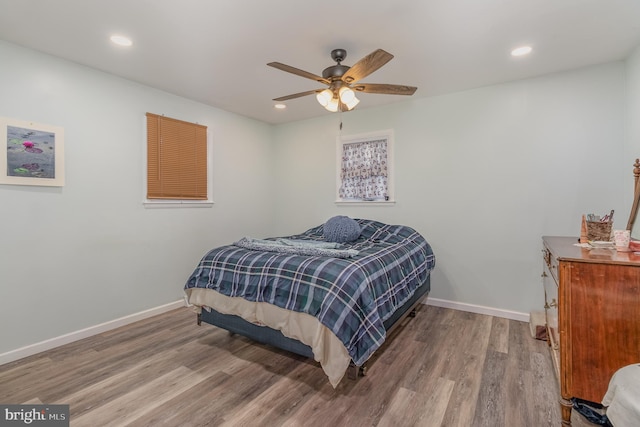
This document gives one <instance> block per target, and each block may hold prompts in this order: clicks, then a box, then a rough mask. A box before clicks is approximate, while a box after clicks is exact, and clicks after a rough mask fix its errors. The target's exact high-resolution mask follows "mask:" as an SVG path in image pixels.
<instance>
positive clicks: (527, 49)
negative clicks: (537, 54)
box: [511, 46, 531, 56]
mask: <svg viewBox="0 0 640 427" xmlns="http://www.w3.org/2000/svg"><path fill="white" fill-rule="evenodd" d="M530 53H531V46H521V47H518V48H515V49H513V50H512V51H511V56H523V55H528V54H530Z"/></svg>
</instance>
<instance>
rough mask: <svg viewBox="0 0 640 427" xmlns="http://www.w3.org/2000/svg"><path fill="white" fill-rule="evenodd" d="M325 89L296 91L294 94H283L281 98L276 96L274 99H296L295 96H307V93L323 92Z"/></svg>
mask: <svg viewBox="0 0 640 427" xmlns="http://www.w3.org/2000/svg"><path fill="white" fill-rule="evenodd" d="M323 90H324V89H315V90H308V91H306V92H300V93H294V94H292V95H287V96H281V97H280V98H274V99H273V100H274V101H286V100H288V99H294V98H300V97H302V96H307V95H312V94H314V93H318V92H322V91H323Z"/></svg>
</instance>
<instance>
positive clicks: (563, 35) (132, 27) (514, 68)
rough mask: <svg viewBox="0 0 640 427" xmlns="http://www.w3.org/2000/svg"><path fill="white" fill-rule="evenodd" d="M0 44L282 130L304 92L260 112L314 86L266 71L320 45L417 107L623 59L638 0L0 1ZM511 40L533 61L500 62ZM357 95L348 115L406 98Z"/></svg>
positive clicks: (299, 60) (308, 64)
mask: <svg viewBox="0 0 640 427" xmlns="http://www.w3.org/2000/svg"><path fill="white" fill-rule="evenodd" d="M114 33H119V34H124V35H127V36H129V37H130V38H131V39H132V40H133V43H134V44H133V46H132V47H130V48H128V49H123V48H121V47H118V46H115V45H113V44H112V43H111V42H110V41H109V36H110V35H112V34H114ZM0 39H4V40H6V41H9V42H12V43H15V44H18V45H22V46H25V47H29V48H33V49H35V50H38V51H41V52H45V53H49V54H51V55H55V56H59V57H61V58H65V59H68V60H70V61H74V62H77V63H79V64H83V65H86V66H89V67H92V68H96V69H99V70H103V71H105V72H108V73H112V74H115V75H117V76H121V77H124V78H126V79H130V80H133V81H136V82H140V83H143V84H146V85H149V86H152V87H155V88H158V89H161V90H164V91H166V92H169V93H173V94H176V95H180V96H183V97H186V98H190V99H194V100H196V101H199V102H202V103H204V104H208V105H212V106H214V107H218V108H221V109H224V110H227V111H231V112H235V113H238V114H242V115H244V116H248V117H252V118H255V119H258V120H262V121H265V122H268V123H285V122H291V121H295V120H301V119H305V118H310V117H317V116H320V115H323V114H331V113H328V112H327V111H325V110H324V109H323V108H322V107H321V106H320V105H319V104H318V103H317V101H316V100H315V97H314V96H306V97H303V98H298V99H293V100H289V101H287V102H286V104H287V106H288V108H287V109H285V110H276V109H274V107H273V105H274V104H275V103H274V102H273V101H272V99H273V98H277V97H280V96H284V95H289V94H292V93H297V92H303V91H307V90H312V89H318V88H322V87H323V86H322V85H321V84H319V83H316V82H314V81H312V80H309V79H305V78H302V77H299V76H296V75H293V74H289V73H285V72H283V71H280V70H277V69H274V68H271V67H268V66H267V65H266V64H267V63H268V62H272V61H277V62H282V63H285V64H288V65H291V66H294V67H296V68H300V69H303V70H305V71H308V72H311V73H313V74H318V75H320V74H321V73H322V70H323V69H324V68H326V67H328V66H330V65H334V64H335V63H334V62H333V61H332V60H331V57H330V52H331V50H332V49H335V48H344V49H346V50H347V53H348V55H347V58H346V59H345V61H344V63H343V64H344V65H353V64H354V63H355V62H356V61H358V60H359V59H360V58H362V57H363V56H365V55H367V54H369V53H370V52H372V51H374V50H375V49H378V48H381V49H384V50H386V51H388V52H390V53H392V54H393V55H394V56H395V58H394V59H393V60H392V61H391V62H389V63H387V64H386V65H385V66H384V67H382V68H381V69H379V70H378V71H376V72H374V73H373V74H371V75H370V76H368V77H366V78H364V79H362V82H366V83H392V84H402V85H410V86H417V87H418V90H417V92H416V93H415V94H414V95H413V97H412V98H420V97H427V96H433V95H438V94H443V93H449V92H454V91H459V90H464V89H470V88H475V87H480V86H485V85H490V84H494V83H500V82H506V81H511V80H517V79H522V78H528V77H532V76H538V75H542V74H547V73H553V72H557V71H563V70H568V69H572V68H577V67H582V66H586V65H592V64H598V63H603V62H609V61H615V60H621V59H624V58H625V57H626V56H627V55H628V54H629V53H630V52H631V51H632V50H633V48H635V47H636V46H638V45H640V0H395V1H383V0H378V1H375V2H374V1H367V0H323V1H321V2H311V1H304V0H55V1H54V0H0ZM523 44H529V45H531V46H532V47H533V53H532V54H531V55H529V56H527V57H524V58H512V57H511V56H510V55H509V52H510V50H511V49H512V48H514V47H517V46H519V45H523ZM0 61H2V58H0ZM15 66H19V64H15ZM358 97H359V98H360V100H361V102H360V105H358V107H357V109H359V110H360V109H364V108H368V107H372V106H376V105H382V104H388V103H393V102H401V101H406V100H408V99H410V98H408V97H406V96H399V95H378V94H359V95H358Z"/></svg>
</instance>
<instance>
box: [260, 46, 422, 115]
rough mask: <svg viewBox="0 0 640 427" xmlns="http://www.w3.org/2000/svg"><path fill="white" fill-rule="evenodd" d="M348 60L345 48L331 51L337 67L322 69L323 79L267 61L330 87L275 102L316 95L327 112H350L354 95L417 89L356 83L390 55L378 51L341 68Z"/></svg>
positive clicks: (354, 104) (398, 93)
mask: <svg viewBox="0 0 640 427" xmlns="http://www.w3.org/2000/svg"><path fill="white" fill-rule="evenodd" d="M346 57H347V51H346V50H344V49H334V50H332V51H331V58H332V59H333V60H334V61H336V63H337V64H336V65H332V66H330V67H327V68H325V69H324V70H323V71H322V77H320V76H317V75H315V74H313V73H309V72H307V71H304V70H300V69H298V68H295V67H292V66H290V65H286V64H282V63H280V62H269V63H268V64H267V65H268V66H270V67H274V68H277V69H279V70H282V71H286V72H288V73H292V74H295V75H297V76H300V77H304V78H307V79H311V80H315V81H317V82H318V83H323V84H325V85H327V86H329V87H328V88H327V89H314V90H308V91H306V92H300V93H294V94H292V95H287V96H281V97H280V98H275V99H274V101H286V100H288V99H294V98H300V97H302V96H307V95H311V94H316V99H317V100H318V102H319V103H320V105H322V106H323V107H324V108H326V109H327V110H329V111H332V112H335V111H338V110H340V111H349V110H352V109H353V108H354V107H355V106H356V105H357V104H358V103H359V102H360V101H359V100H358V98H356V95H355V93H356V92H365V93H379V94H387V95H413V94H414V92H415V91H416V89H418V88H417V87H414V86H404V85H392V84H379V83H358V82H359V81H360V80H361V79H363V78H365V77H366V76H368V75H369V74H371V73H373V72H374V71H376V70H377V69H378V68H380V67H382V66H383V65H384V64H386V63H387V62H389V61H391V59H392V58H393V55H391V54H390V53H389V52H386V51H384V50H382V49H377V50H375V51H373V52H371V53H370V54H369V55H367V56H365V57H364V58H362V59H361V60H360V61H358V62H356V63H355V65H353V66H352V67H349V66H347V65H342V61H344V59H345V58H346Z"/></svg>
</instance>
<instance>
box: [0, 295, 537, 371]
mask: <svg viewBox="0 0 640 427" xmlns="http://www.w3.org/2000/svg"><path fill="white" fill-rule="evenodd" d="M426 304H427V305H433V306H436V307H444V308H451V309H454V310H461V311H468V312H471V313H477V314H486V315H489V316H496V317H503V318H506V319H512V320H519V321H522V322H529V313H519V312H516V311H510V310H501V309H497V308H492V307H484V306H481V305H473V304H465V303H460V302H454V301H447V300H442V299H437V298H430V297H429V298H427V300H426ZM185 305H186V302H185V300H178V301H175V302H171V303H169V304H165V305H161V306H159V307H154V308H150V309H148V310H144V311H141V312H139V313H134V314H130V315H129V316H124V317H121V318H119V319H115V320H111V321H109V322H105V323H101V324H99V325H95V326H90V327H88V328H85V329H81V330H79V331H75V332H70V333H68V334H65V335H61V336H59V337H55V338H51V339H48V340H45V341H41V342H39V343H35V344H31V345H28V346H25V347H22V348H18V349H16V350H11V351H8V352H6V353H2V354H0V365H4V364H5V363H9V362H13V361H14V360H18V359H22V358H24V357H27V356H32V355H34V354H37V353H41V352H43V351H46V350H51V349H52V348H55V347H59V346H61V345H65V344H69V343H72V342H74V341H78V340H81V339H84V338H88V337H91V336H94V335H98V334H101V333H103V332H106V331H110V330H112V329H116V328H119V327H121V326H125V325H128V324H130V323H133V322H137V321H139V320H143V319H146V318H148V317H152V316H156V315H158V314H162V313H166V312H167V311H171V310H174V309H176V308H180V307H184V306H185Z"/></svg>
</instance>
